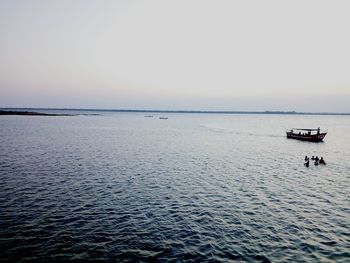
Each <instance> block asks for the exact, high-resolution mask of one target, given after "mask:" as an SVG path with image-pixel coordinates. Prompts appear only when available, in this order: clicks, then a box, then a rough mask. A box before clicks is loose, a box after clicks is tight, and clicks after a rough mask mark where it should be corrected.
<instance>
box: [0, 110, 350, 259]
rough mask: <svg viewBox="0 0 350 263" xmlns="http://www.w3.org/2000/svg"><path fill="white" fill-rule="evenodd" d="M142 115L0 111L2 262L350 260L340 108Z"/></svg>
mask: <svg viewBox="0 0 350 263" xmlns="http://www.w3.org/2000/svg"><path fill="white" fill-rule="evenodd" d="M144 115H145V114H138V113H105V114H104V115H103V116H73V117H23V116H0V261H2V262H7V261H15V262H27V261H33V262H34V261H35V262H48V261H56V262H57V261H65V262H67V261H71V262H72V261H73V262H86V261H88V260H90V261H94V262H96V261H101V262H105V261H116V262H120V261H126V262H135V261H160V262H164V261H180V262H181V261H183V262H228V261H230V260H232V261H235V260H242V261H265V262H268V261H273V262H290V261H294V262H296V261H301V262H305V261H308V262H310V261H324V262H332V261H337V262H349V261H350V252H349V251H350V133H349V131H350V117H349V116H298V115H294V116H289V115H223V114H212V115H211V114H167V116H168V117H169V119H168V120H160V119H159V118H158V117H159V116H164V114H154V118H144V117H143V116H144ZM295 126H297V127H319V126H320V127H322V128H328V132H329V134H328V135H327V136H326V139H325V142H324V143H318V144H315V143H308V142H299V141H295V140H288V139H286V138H285V133H284V130H285V128H291V127H295ZM305 155H309V156H311V155H318V156H323V157H324V158H325V161H326V162H327V165H326V166H314V165H310V167H309V168H306V167H304V166H303V162H304V161H303V159H304V156H305Z"/></svg>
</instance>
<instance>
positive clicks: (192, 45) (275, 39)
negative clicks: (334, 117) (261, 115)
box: [0, 0, 350, 112]
mask: <svg viewBox="0 0 350 263" xmlns="http://www.w3.org/2000/svg"><path fill="white" fill-rule="evenodd" d="M349 32H350V1H336V0H330V1H320V0H317V1H308V0H301V1H298V0H293V1H282V0H276V1H261V0H259V1H249V0H244V1H243V0H242V1H233V0H231V1H220V0H216V1H191V0H186V1H181V0H174V1H166V0H161V1H103V0H101V1H98V0H96V1H87V0H81V1H79V0H74V1H73V0H59V1H50V0H43V1H34V0H31V1H25V0H22V1H17V0H0V38H1V39H0V107H9V106H10V107H73V108H127V109H189V110H191V109H192V110H193V109H197V110H253V111H254V110H296V111H329V112H350V33H349Z"/></svg>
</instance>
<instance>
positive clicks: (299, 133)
mask: <svg viewBox="0 0 350 263" xmlns="http://www.w3.org/2000/svg"><path fill="white" fill-rule="evenodd" d="M286 133H287V138H288V139H296V140H301V141H309V142H322V141H323V139H324V137H325V136H326V134H327V132H326V131H321V130H320V128H318V129H297V128H293V129H291V130H288V131H286Z"/></svg>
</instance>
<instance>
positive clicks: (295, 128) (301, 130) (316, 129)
mask: <svg viewBox="0 0 350 263" xmlns="http://www.w3.org/2000/svg"><path fill="white" fill-rule="evenodd" d="M292 130H299V131H318V129H299V128H292ZM320 130H321V129H320Z"/></svg>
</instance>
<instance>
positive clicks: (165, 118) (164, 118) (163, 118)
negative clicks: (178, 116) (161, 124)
mask: <svg viewBox="0 0 350 263" xmlns="http://www.w3.org/2000/svg"><path fill="white" fill-rule="evenodd" d="M159 119H161V120H167V119H168V117H159Z"/></svg>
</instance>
